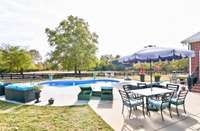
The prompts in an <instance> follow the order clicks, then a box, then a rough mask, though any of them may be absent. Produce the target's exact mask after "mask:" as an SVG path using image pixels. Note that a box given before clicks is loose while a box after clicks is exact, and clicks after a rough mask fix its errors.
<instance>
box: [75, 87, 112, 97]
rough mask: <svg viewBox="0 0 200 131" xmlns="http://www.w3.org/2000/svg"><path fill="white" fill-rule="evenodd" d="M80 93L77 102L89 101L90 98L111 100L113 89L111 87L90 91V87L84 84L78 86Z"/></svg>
mask: <svg viewBox="0 0 200 131" xmlns="http://www.w3.org/2000/svg"><path fill="white" fill-rule="evenodd" d="M79 87H80V89H81V91H80V93H79V94H78V100H90V98H91V97H92V96H97V97H101V100H112V99H113V93H112V91H113V88H112V87H111V86H102V87H100V88H94V89H92V87H91V85H89V84H85V85H80V86H79Z"/></svg>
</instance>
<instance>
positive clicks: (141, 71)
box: [139, 66, 145, 82]
mask: <svg viewBox="0 0 200 131" xmlns="http://www.w3.org/2000/svg"><path fill="white" fill-rule="evenodd" d="M139 75H140V81H141V82H144V81H145V73H144V67H143V66H141V68H140V70H139Z"/></svg>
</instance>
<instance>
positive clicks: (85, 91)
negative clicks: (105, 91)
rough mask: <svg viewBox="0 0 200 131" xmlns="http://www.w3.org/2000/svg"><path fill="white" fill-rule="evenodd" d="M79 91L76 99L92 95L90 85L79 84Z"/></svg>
mask: <svg viewBox="0 0 200 131" xmlns="http://www.w3.org/2000/svg"><path fill="white" fill-rule="evenodd" d="M79 87H80V89H81V92H80V93H79V94H78V100H89V99H90V97H91V95H92V88H91V86H90V85H80V86H79Z"/></svg>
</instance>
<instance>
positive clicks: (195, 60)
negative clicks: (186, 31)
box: [181, 32, 200, 92]
mask: <svg viewBox="0 0 200 131" xmlns="http://www.w3.org/2000/svg"><path fill="white" fill-rule="evenodd" d="M181 43H183V44H187V45H188V49H190V50H193V51H194V53H195V56H194V57H192V58H190V60H189V74H190V75H191V74H193V75H195V76H196V77H197V78H198V82H200V79H199V78H200V32H198V33H196V34H194V35H192V36H190V37H188V38H186V39H185V40H183V41H181ZM193 88H198V89H199V90H198V92H200V85H196V87H193ZM193 90H194V89H193Z"/></svg>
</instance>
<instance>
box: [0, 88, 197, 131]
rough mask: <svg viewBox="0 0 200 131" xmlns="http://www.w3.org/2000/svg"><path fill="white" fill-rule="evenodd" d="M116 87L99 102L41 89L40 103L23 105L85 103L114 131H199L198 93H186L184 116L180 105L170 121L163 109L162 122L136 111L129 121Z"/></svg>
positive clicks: (62, 90)
mask: <svg viewBox="0 0 200 131" xmlns="http://www.w3.org/2000/svg"><path fill="white" fill-rule="evenodd" d="M97 86H100V85H97ZM118 88H121V85H117V86H116V87H114V89H113V95H114V99H113V101H102V100H100V98H99V97H92V98H91V100H89V101H78V100H77V95H78V93H79V92H80V89H79V87H73V88H70V87H69V88H68V87H67V88H62V87H47V88H43V89H42V92H41V99H40V100H41V102H40V103H37V104H35V103H34V102H30V103H26V104H34V105H41V106H42V105H47V104H48V99H49V98H51V97H52V98H54V99H55V103H54V104H53V106H70V105H81V104H88V105H89V106H90V107H91V108H92V109H93V110H94V111H95V112H96V113H97V114H98V115H99V116H101V118H102V119H103V120H104V121H106V122H107V123H108V124H109V125H110V126H111V127H112V128H113V129H114V130H116V131H135V130H136V131H153V130H158V131H171V130H173V131H184V130H186V131H198V130H199V131H200V94H198V93H192V92H189V93H188V96H187V98H186V111H187V114H184V113H183V110H182V106H180V107H179V111H180V113H181V116H180V117H177V115H176V112H175V110H174V108H173V110H172V115H173V118H170V116H169V113H168V110H164V118H165V121H162V118H161V115H160V112H151V116H146V117H144V116H143V115H142V112H141V110H140V108H139V109H138V110H137V111H136V112H134V111H133V113H132V115H131V119H129V118H128V111H127V108H125V110H124V113H123V114H122V113H121V111H122V101H121V97H120V95H119V93H118ZM0 100H5V98H4V97H0Z"/></svg>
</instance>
